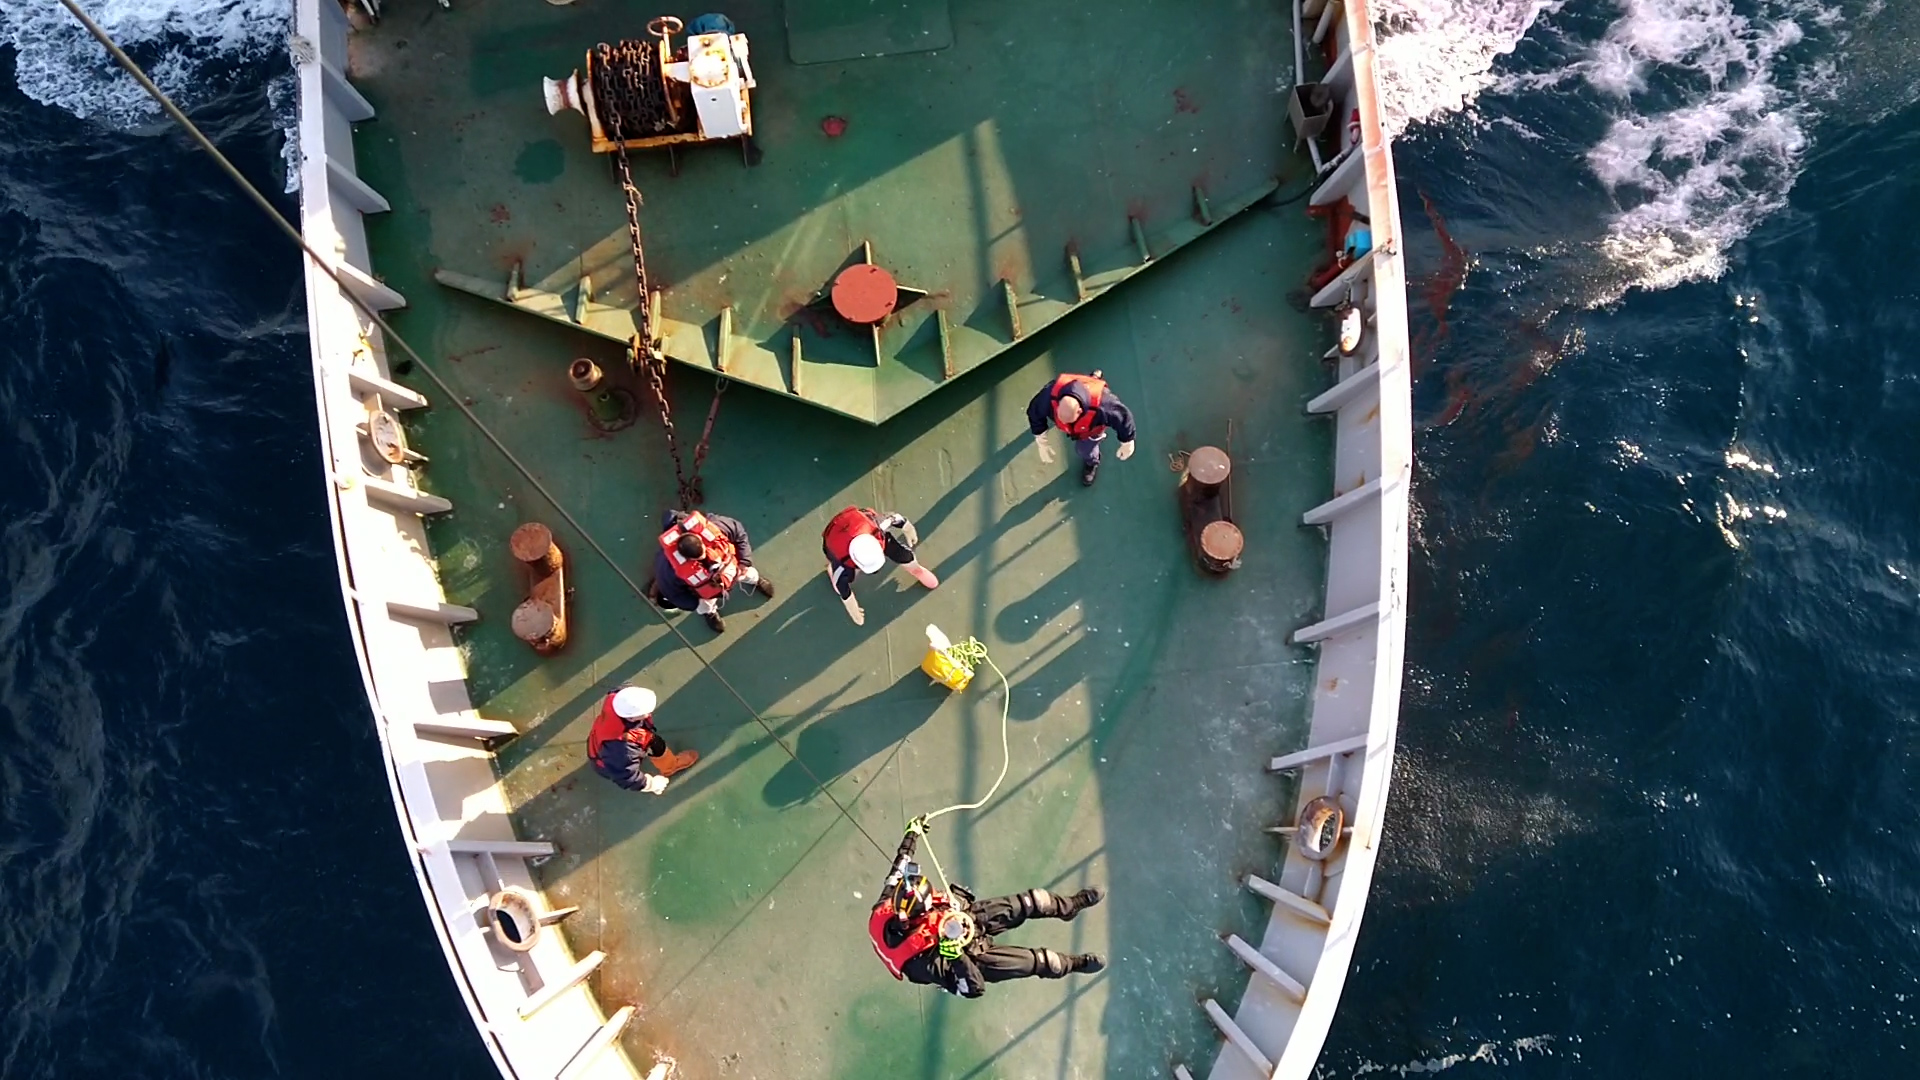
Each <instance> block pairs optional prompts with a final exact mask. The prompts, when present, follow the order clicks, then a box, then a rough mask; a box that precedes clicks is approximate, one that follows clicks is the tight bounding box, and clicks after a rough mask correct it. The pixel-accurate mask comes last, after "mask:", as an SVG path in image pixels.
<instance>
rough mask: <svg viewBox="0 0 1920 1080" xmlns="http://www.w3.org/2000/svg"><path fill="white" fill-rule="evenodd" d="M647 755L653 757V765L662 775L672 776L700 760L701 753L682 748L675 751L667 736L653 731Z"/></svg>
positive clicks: (648, 741)
mask: <svg viewBox="0 0 1920 1080" xmlns="http://www.w3.org/2000/svg"><path fill="white" fill-rule="evenodd" d="M647 756H648V757H650V758H652V759H653V767H654V768H655V769H656V770H658V771H659V773H660V775H661V776H672V775H673V774H674V773H677V772H679V771H680V770H682V769H684V768H686V767H687V766H689V765H692V764H693V763H694V762H696V761H699V760H700V753H699V751H697V750H682V751H681V752H679V753H677V754H676V753H674V752H673V749H672V748H671V747H669V746H668V745H667V739H666V736H664V735H662V734H660V733H659V732H658V731H655V732H654V733H653V738H651V739H649V740H647Z"/></svg>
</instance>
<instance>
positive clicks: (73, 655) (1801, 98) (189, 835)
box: [0, 0, 1920, 1080]
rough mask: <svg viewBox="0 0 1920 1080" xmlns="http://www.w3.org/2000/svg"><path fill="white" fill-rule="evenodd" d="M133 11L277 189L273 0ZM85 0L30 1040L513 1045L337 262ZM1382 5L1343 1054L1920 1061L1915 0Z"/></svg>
mask: <svg viewBox="0 0 1920 1080" xmlns="http://www.w3.org/2000/svg"><path fill="white" fill-rule="evenodd" d="M458 3H459V0H455V4H456V6H458ZM124 7H125V8H127V9H128V10H122V11H118V12H117V13H116V29H117V31H118V32H120V33H121V34H123V35H124V36H126V37H127V38H129V39H130V40H132V41H134V42H135V44H136V47H137V49H138V51H139V52H140V54H141V55H142V57H143V58H144V59H147V60H149V61H151V62H153V63H154V64H155V66H156V69H157V70H159V71H160V73H161V75H162V81H163V82H165V83H167V84H168V85H169V86H170V87H171V88H173V89H176V90H178V91H180V92H181V93H182V95H183V97H185V98H186V99H187V103H188V105H189V106H190V107H191V109H192V111H193V112H194V113H195V115H196V116H197V117H198V118H199V119H200V120H201V122H202V123H203V124H204V125H205V126H206V127H207V129H208V130H209V132H210V133H211V134H212V135H213V136H214V137H215V138H216V139H217V140H219V141H220V142H222V143H223V144H224V145H225V146H226V147H227V149H228V152H229V154H230V155H231V156H233V157H234V159H235V160H236V162H237V163H238V164H239V165H240V166H241V168H242V169H244V170H245V171H246V172H247V173H248V174H249V175H250V176H252V177H253V178H254V179H255V180H256V182H258V183H259V184H260V185H261V186H262V187H264V188H266V189H267V190H269V191H272V192H281V191H283V190H284V188H285V184H284V179H285V170H286V165H285V160H286V158H285V151H286V146H285V142H286V140H285V136H284V135H283V134H282V132H283V129H284V128H285V127H286V124H287V121H288V119H289V116H288V108H289V102H290V99H289V95H288V88H287V85H286V77H285V76H286V70H287V61H286V60H285V58H284V40H285V33H286V26H285V9H284V6H281V5H276V4H274V3H271V2H265V0H262V2H247V0H231V2H221V0H153V2H152V3H149V4H144V5H124ZM52 8H53V5H52V4H51V3H50V0H0V45H4V46H5V48H0V327H4V333H0V421H3V422H0V464H3V465H4V470H0V573H3V574H4V579H3V583H0V725H3V726H0V1077H5V1078H7V1080H14V1078H20V1080H29V1078H33V1080H38V1078H43V1077H60V1078H66V1077H116V1078H117V1077H153V1078H168V1080H171V1078H209V1080H211V1078H221V1080H226V1078H254V1077H270V1076H315V1077H318V1076H369V1077H378V1076H400V1075H412V1076H433V1077H490V1076H492V1075H494V1073H493V1069H492V1066H491V1064H490V1062H489V1061H488V1060H487V1058H486V1057H485V1055H484V1053H483V1052H482V1050H481V1048H480V1045H479V1042H478V1040H477V1039H475V1038H474V1036H473V1032H472V1029H471V1026H470V1024H469V1022H468V1020H467V1017H466V1015H465V1011H464V1009H463V1008H462V1007H461V1006H460V1004H459V1002H458V999H457V998H456V996H455V993H454V990H453V987H452V985H451V983H450V980H449V978H448V975H447V973H446V970H445V966H444V963H443V961H442V958H441V955H440V952H439V948H438V945H437V944H436V942H435V939H434V937H433V935H432V933H431V932H430V930H429V928H428V925H427V922H426V917H425V914H424V912H423V910H422V907H421V903H420V897H419V893H418V891H417V889H416V888H415V885H414V882H413V879H412V876H411V872H410V869H409V864H408V861H407V859H406V856H405V854H404V851H403V848H402V845H401V841H400V837H399V835H398V830H397V827H396V825H395V823H394V820H393V811H392V806H391V803H390V801H389V795H388V790H387V786H386V781H385V779H384V776H383V774H382V770H381V765H380V754H379V748H378V746H377V744H376V743H375V740H374V736H373V732H372V728H371V725H370V723H369V722H368V717H367V713H366V706H365V702H364V700H363V698H362V695H361V689H360V681H359V678H358V675H357V671H356V668H355V665H354V663H353V659H352V656H351V654H350V652H349V649H348V644H347V637H346V634H345V632H344V622H343V614H342V610H341V602H340V596H339V592H338V589H337V587H336V585H335V580H334V563H333V555H332V549H331V544H330V539H329V535H328V527H327V518H326V514H325V510H324V506H323V504H322V502H321V498H322V490H323V489H322V488H321V486H320V485H321V483H322V480H321V472H320V463H319V461H318V457H317V453H316V448H315V446H314V440H313V438H312V436H311V428H312V424H313V411H312V409H313V406H312V397H311V387H310V382H309V372H308V361H307V339H306V333H305V323H304V311H303V301H302V294H301V287H300V280H299V263H298V261H297V259H296V258H295V257H294V255H293V254H292V252H291V251H290V250H289V249H288V248H287V247H286V246H285V245H284V243H283V242H282V241H281V240H280V239H279V238H278V237H277V236H276V234H275V233H273V232H272V231H271V230H270V229H269V228H268V227H267V226H266V225H265V224H264V223H263V222H262V221H260V220H258V218H257V217H256V216H255V214H254V212H253V211H252V210H251V208H250V207H248V206H247V205H246V204H245V203H243V201H242V200H241V199H240V198H239V197H238V196H237V195H236V194H234V193H233V192H232V191H231V190H230V189H229V188H228V187H227V186H225V184H224V182H223V180H222V179H221V178H220V177H219V175H218V174H217V173H215V172H214V170H213V169H212V168H211V166H210V165H209V164H208V163H207V162H206V161H205V160H203V159H202V158H201V156H200V155H198V154H197V153H194V152H192V151H191V150H190V149H189V148H188V146H187V144H186V142H185V141H184V139H183V138H181V137H180V136H179V135H178V134H176V133H174V132H171V131H170V130H168V129H167V128H166V127H165V126H164V125H162V124H160V123H158V122H157V119H156V117H155V116H154V115H153V114H151V113H149V112H146V111H144V110H143V108H142V107H141V106H140V105H139V103H138V100H137V98H135V97H133V96H132V94H131V92H130V88H128V87H125V86H123V85H120V84H118V83H117V82H116V80H115V79H114V78H113V77H112V75H111V73H110V72H107V71H106V70H105V69H104V68H103V67H102V66H101V63H100V61H99V60H98V59H97V58H96V57H95V56H94V55H93V54H92V53H90V52H89V51H88V50H87V48H86V47H85V44H84V43H83V42H80V41H78V40H77V39H75V38H73V37H72V35H71V33H70V31H68V30H66V29H65V28H64V27H63V24H62V22H61V18H62V17H61V16H60V15H58V13H57V11H50V10H48V9H52ZM135 8H137V9H138V10H132V9H135ZM1374 8H1375V11H1376V13H1377V14H1378V15H1379V16H1380V18H1381V20H1382V22H1383V23H1384V24H1385V26H1386V29H1387V30H1388V31H1389V32H1390V33H1389V35H1388V36H1387V37H1386V38H1385V40H1384V41H1383V44H1382V48H1381V50H1380V51H1381V62H1382V64H1383V66H1384V67H1385V68H1386V70H1387V75H1388V91H1389V97H1390V101H1391V103H1392V108H1393V110H1394V113H1395V115H1396V116H1397V117H1399V118H1400V122H1402V123H1403V124H1404V125H1405V130H1404V133H1403V135H1402V137H1401V140H1400V142H1399V143H1398V145H1397V150H1396V153H1397V157H1398V163H1399V167H1400V173H1401V187H1402V190H1401V195H1402V203H1403V217H1404V221H1405V225H1406V230H1407V233H1408V245H1407V246H1408V257H1409V266H1410V270H1411V272H1412V273H1413V274H1414V275H1415V278H1416V280H1415V282H1414V287H1413V289H1412V295H1411V296H1410V297H1409V301H1410V305H1411V308H1412V313H1413V324H1414V328H1415V335H1416V363H1417V365H1418V366H1417V368H1416V381H1415V389H1414V396H1415V402H1414V404H1415V419H1416V424H1417V432H1416V452H1417V455H1418V466H1417V471H1416V480H1417V487H1416V490H1415V497H1416V504H1417V506H1416V511H1415V513H1416V519H1415V523H1414V530H1413V533H1414V538H1415V542H1414V549H1413V553H1412V566H1413V576H1414V591H1413V598H1412V599H1413V603H1412V622H1411V625H1410V627H1409V644H1408V655H1407V677H1406V695H1405V703H1404V709H1403V715H1402V721H1401V728H1400V757H1399V761H1398V767H1397V771H1396V775H1395V779H1394V784H1395V786H1394V792H1393V800H1392V805H1391V808H1390V811H1389V814H1390V816H1389V822H1388V828H1387V832H1386V838H1385V841H1384V845H1383V848H1382V852H1381V859H1380V869H1379V872H1378V876H1377V877H1376V880H1375V885H1374V894H1373V902H1372V905H1371V907H1370V909H1369V912H1368V916H1367V921H1366V924H1365V927H1364V930H1363V932H1362V935H1361V938H1360V943H1359V949H1358V952H1357V954H1356V958H1355V970H1354V972H1353V974H1352V977H1351V978H1350V980H1349V982H1348V985H1347V989H1346V994H1345V999H1344V1004H1343V1008H1342V1011H1341V1013H1340V1017H1339V1019H1338V1020H1337V1022H1336V1023H1335V1026H1334V1030H1333V1033H1332V1036H1331V1038H1330V1039H1329V1041H1328V1043H1327V1046H1326V1050H1325V1053H1324V1054H1323V1056H1322V1059H1321V1065H1320V1073H1321V1075H1322V1076H1325V1077H1338V1078H1347V1077H1359V1076H1369V1075H1372V1074H1375V1073H1388V1074H1395V1075H1409V1074H1427V1073H1433V1072H1447V1073H1448V1074H1449V1075H1450V1076H1453V1077H1459V1078H1462V1080H1465V1078H1470V1077H1475V1076H1483V1075H1485V1076H1492V1075H1502V1076H1514V1077H1528V1078H1531V1077H1563V1076H1564V1077H1599V1078H1613V1077H1662V1078H1666V1077H1672V1078H1682V1077H1685V1078H1693V1077H1703V1076H1711V1077H1721V1076H1726V1077H1792V1078H1803V1077H1804V1078H1814V1077H1821V1078H1825V1077H1907V1076H1916V1075H1920V1044H1916V1042H1915V1040H1916V1039H1920V1032H1916V1030H1915V1016H1914V1012H1915V1004H1916V1002H1915V999H1916V995H1920V840H1916V830H1917V829H1920V792H1916V791H1915V790H1914V785H1915V779H1916V769H1917V767H1920V674H1916V663H1915V661H1914V651H1915V647H1916V642H1917V641H1920V438H1917V437H1916V434H1915V432H1916V431H1917V430H1920V284H1917V282H1920V241H1916V239H1915V236H1914V231H1913V229H1912V228H1911V226H1912V225H1914V224H1915V223H1916V221H1920V213H1916V212H1915V211H1914V210H1913V206H1914V205H1920V105H1916V101H1920V60H1916V59H1914V58H1915V57H1920V4H1914V3H1911V2H1909V0H1887V2H1885V3H1880V2H1877V0H1876V2H1872V3H1868V2H1859V3H1854V2H1850V0H1834V2H1831V3H1818V2H1814V0H1665V2H1662V0H1618V2H1612V0H1602V2H1594V0H1566V2H1564V3H1543V2H1536V0H1479V2H1474V0H1375V3H1374ZM281 198H282V202H283V206H284V207H285V208H286V209H287V210H288V211H289V212H292V211H293V209H294V207H295V196H293V195H284V196H281Z"/></svg>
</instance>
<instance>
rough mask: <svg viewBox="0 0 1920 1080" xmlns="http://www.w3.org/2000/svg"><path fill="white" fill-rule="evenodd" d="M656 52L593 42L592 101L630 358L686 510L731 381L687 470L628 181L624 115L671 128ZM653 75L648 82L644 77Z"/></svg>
mask: <svg viewBox="0 0 1920 1080" xmlns="http://www.w3.org/2000/svg"><path fill="white" fill-rule="evenodd" d="M655 55H656V53H655V50H654V46H653V44H652V43H651V42H639V41H623V42H621V43H620V44H619V45H617V46H612V45H607V44H604V43H603V44H601V45H598V46H596V58H597V59H598V60H599V63H597V64H595V65H593V67H594V90H595V104H596V105H597V106H599V107H600V110H601V112H602V114H603V115H604V116H605V117H606V121H607V127H608V132H609V133H610V134H611V135H612V136H613V141H614V144H615V150H614V155H613V162H614V168H615V170H616V171H617V172H618V173H619V175H620V188H621V191H622V193H623V194H625V196H626V201H627V239H628V241H629V243H630V244H631V246H632V248H633V277H634V286H635V290H636V292H635V296H636V300H637V303H636V306H635V308H634V316H633V321H634V325H635V327H636V328H637V329H638V330H639V333H637V334H635V335H634V338H633V342H632V344H631V349H632V355H631V356H630V357H629V360H631V361H632V363H633V366H634V367H635V368H637V369H639V370H640V372H641V373H642V374H644V375H645V376H646V379H647V387H648V389H650V390H651V391H652V392H653V400H654V404H655V405H656V406H658V407H659V410H660V430H661V431H662V432H664V433H665V434H666V437H667V454H668V456H669V457H671V458H672V459H673V478H674V483H675V484H676V485H678V488H679V496H680V508H681V509H682V510H691V509H693V508H694V507H696V506H700V505H702V504H703V503H705V502H706V501H707V493H706V487H705V485H704V484H703V483H702V481H701V479H700V467H701V466H702V465H704V464H706V461H707V448H708V445H709V443H711V441H712V439H713V424H714V421H715V420H717V419H718V418H719V416H720V395H721V394H724V393H726V391H727V387H728V386H729V385H731V383H730V382H729V381H728V380H727V379H726V378H724V377H722V378H721V379H720V381H719V382H718V383H717V384H715V386H714V391H713V404H712V405H710V406H708V408H707V422H706V426H705V427H703V428H701V430H700V441H699V442H697V443H695V444H694V447H693V472H692V473H691V474H689V473H688V472H687V470H686V465H685V463H684V462H683V461H682V459H681V457H680V438H679V433H678V431H677V430H676V429H675V428H674V426H673V408H672V406H670V405H669V404H668V403H667V381H666V374H667V357H666V353H665V351H664V350H663V349H661V348H660V346H659V339H658V337H657V336H656V334H655V328H654V325H653V291H652V288H651V286H650V285H649V284H648V281H647V256H646V251H645V249H644V248H643V247H642V245H641V243H640V204H641V203H642V201H643V200H642V199H641V197H640V189H639V188H638V187H636V186H635V185H634V182H633V166H632V164H631V163H630V162H629V161H628V160H627V145H626V138H625V136H624V132H623V119H622V118H623V117H632V118H638V120H639V121H640V128H641V130H643V131H645V130H648V129H649V128H650V129H651V130H653V131H656V132H659V131H665V130H669V129H670V128H671V127H672V121H671V120H670V119H669V118H668V116H667V110H666V98H665V96H664V92H660V93H654V94H649V93H647V89H646V88H647V87H648V86H649V85H650V84H651V85H653V86H656V87H657V86H658V78H659V77H658V74H657V73H655V72H654V71H653V68H654V64H653V58H654V57H655ZM649 75H652V79H651V80H649V79H648V76H649Z"/></svg>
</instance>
